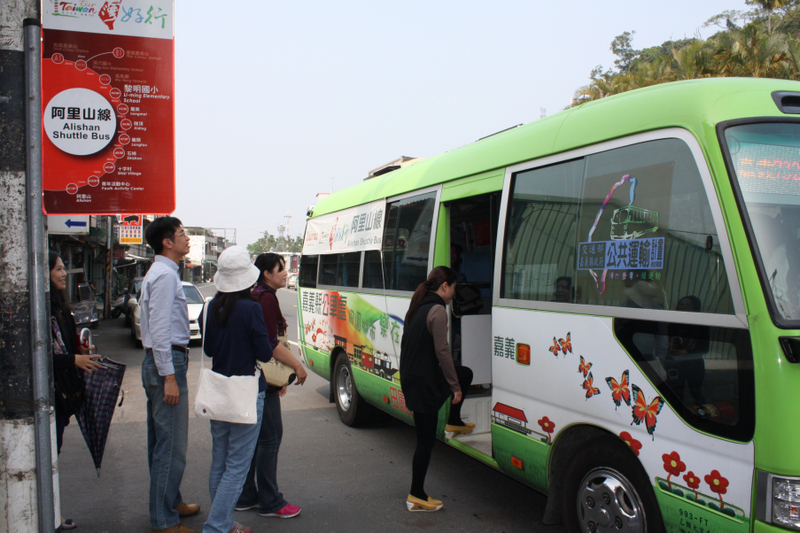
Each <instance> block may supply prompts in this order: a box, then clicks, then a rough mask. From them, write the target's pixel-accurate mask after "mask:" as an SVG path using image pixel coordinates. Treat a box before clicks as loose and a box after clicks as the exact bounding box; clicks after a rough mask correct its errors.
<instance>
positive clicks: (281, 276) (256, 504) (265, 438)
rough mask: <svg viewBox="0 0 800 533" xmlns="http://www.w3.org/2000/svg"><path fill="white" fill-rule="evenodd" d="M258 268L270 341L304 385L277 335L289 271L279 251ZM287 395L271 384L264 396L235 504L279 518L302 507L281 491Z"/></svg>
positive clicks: (261, 259) (282, 328)
mask: <svg viewBox="0 0 800 533" xmlns="http://www.w3.org/2000/svg"><path fill="white" fill-rule="evenodd" d="M255 266H256V268H258V270H259V272H260V276H259V278H258V285H257V286H256V288H255V289H254V290H253V297H254V298H255V299H256V301H257V302H258V303H259V304H260V305H261V310H262V311H263V312H264V322H265V325H266V327H267V331H269V341H270V345H271V346H272V349H273V350H274V351H275V356H276V359H278V360H279V361H281V362H283V363H286V364H287V365H289V366H290V367H292V369H293V370H294V372H295V374H297V382H296V383H297V384H298V385H302V384H303V382H305V380H306V377H307V376H308V374H307V372H306V370H305V369H304V368H303V366H302V364H301V363H300V361H298V360H297V359H296V358H295V357H294V356H293V355H292V353H291V352H290V351H289V349H288V347H287V346H284V345H283V344H282V343H281V342H280V341H279V340H278V336H282V335H285V334H286V320H285V319H284V318H283V314H281V306H280V303H279V302H278V295H277V292H276V291H277V289H280V288H282V287H285V286H286V278H287V277H288V272H287V271H286V268H285V267H286V265H285V263H284V261H283V258H282V257H281V256H279V255H278V254H273V253H267V254H261V255H259V256H258V257H257V258H256V262H255ZM285 394H286V387H283V388H279V387H272V386H270V387H268V388H267V393H266V396H265V398H264V416H263V419H262V422H261V432H260V433H259V435H258V445H257V446H256V452H255V455H254V456H253V460H252V463H251V464H250V472H248V474H247V481H246V482H245V485H244V489H243V490H242V495H241V496H239V502H238V503H237V504H236V510H237V511H246V510H248V509H258V514H259V515H260V516H274V517H278V518H293V517H295V516H297V515H299V514H300V508H299V507H297V506H296V505H292V504H291V503H289V502H287V501H286V500H285V499H284V498H283V494H281V492H280V490H278V480H277V470H278V450H279V449H280V446H281V439H282V437H283V422H282V420H281V397H282V396H283V395H285Z"/></svg>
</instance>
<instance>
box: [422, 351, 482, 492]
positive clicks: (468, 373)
mask: <svg viewBox="0 0 800 533" xmlns="http://www.w3.org/2000/svg"><path fill="white" fill-rule="evenodd" d="M456 374H457V375H458V384H459V386H460V387H461V395H462V396H461V401H460V402H459V403H458V404H456V405H452V404H451V405H450V417H449V419H448V421H447V423H448V424H454V425H458V426H463V425H464V423H463V422H462V421H461V406H462V405H464V398H465V397H466V394H467V390H469V386H470V385H471V384H472V370H470V369H469V368H467V367H465V366H457V367H456ZM452 399H453V397H452V396H450V397H448V398H447V401H448V402H452ZM438 422H439V413H438V411H437V412H433V413H418V412H416V411H415V412H414V426H415V427H416V429H417V448H416V450H414V460H413V461H412V463H411V495H412V496H415V497H417V498H419V499H421V500H426V501H427V499H428V495H427V494H426V493H425V489H424V488H423V487H424V485H425V475H426V474H427V473H428V465H430V463H431V452H433V445H434V443H436V426H437V425H438Z"/></svg>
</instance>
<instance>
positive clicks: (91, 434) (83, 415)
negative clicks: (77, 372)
mask: <svg viewBox="0 0 800 533" xmlns="http://www.w3.org/2000/svg"><path fill="white" fill-rule="evenodd" d="M98 362H99V363H100V368H98V369H97V370H95V371H94V372H91V373H89V372H83V383H84V386H85V399H84V402H83V405H82V406H81V407H80V409H78V412H77V413H75V418H77V419H78V425H79V426H80V427H81V433H83V438H84V439H85V440H86V445H87V446H89V452H90V453H91V454H92V459H93V460H94V466H95V468H97V477H100V464H101V463H102V462H103V453H104V452H105V449H106V439H107V438H108V429H109V427H110V426H111V418H112V417H113V416H114V408H115V407H116V403H117V398H118V397H119V394H120V392H121V390H122V389H121V386H122V377H123V376H124V375H125V368H126V366H125V365H124V364H122V363H117V362H116V361H112V360H111V359H108V358H107V357H101V358H100V359H99V361H98ZM124 399H125V396H124V393H123V400H124ZM119 405H122V401H120V402H119Z"/></svg>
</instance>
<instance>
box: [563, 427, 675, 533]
mask: <svg viewBox="0 0 800 533" xmlns="http://www.w3.org/2000/svg"><path fill="white" fill-rule="evenodd" d="M623 446H624V445H621V444H619V443H618V442H616V441H614V440H612V439H602V440H600V441H590V442H589V443H587V445H586V447H585V448H584V449H582V450H580V451H579V452H578V453H577V454H576V455H575V457H574V458H573V460H572V461H571V462H570V464H569V466H568V467H567V472H566V476H565V481H564V492H563V496H562V498H561V516H562V520H563V523H564V530H565V531H567V532H569V533H578V532H592V533H593V532H595V531H596V532H598V533H602V532H605V531H615V532H616V531H622V532H627V533H663V531H664V526H663V523H662V520H661V513H660V512H659V510H658V505H657V502H656V497H655V494H654V493H653V488H652V486H651V484H650V481H649V479H648V478H647V474H646V473H645V471H644V468H642V466H641V464H639V461H638V459H636V457H635V456H634V455H633V453H632V452H631V451H630V450H627V449H625V448H624V447H623Z"/></svg>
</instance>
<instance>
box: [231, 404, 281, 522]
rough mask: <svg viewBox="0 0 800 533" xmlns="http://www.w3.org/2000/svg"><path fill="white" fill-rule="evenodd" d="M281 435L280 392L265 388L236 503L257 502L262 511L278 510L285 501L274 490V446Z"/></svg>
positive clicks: (276, 474) (249, 503) (276, 446)
mask: <svg viewBox="0 0 800 533" xmlns="http://www.w3.org/2000/svg"><path fill="white" fill-rule="evenodd" d="M282 438H283V422H282V420H281V396H280V394H278V391H275V392H267V394H266V397H265V398H264V417H263V419H262V420H261V431H259V433H258V444H257V445H256V453H255V454H253V461H252V462H251V463H250V472H248V473H247V481H246V482H245V484H244V489H242V495H241V496H239V502H238V503H237V504H236V507H249V506H251V505H254V504H256V503H258V512H259V513H261V514H264V513H274V512H275V511H279V510H281V509H283V506H284V505H286V500H284V499H283V494H281V492H280V491H279V490H278V479H277V477H278V450H279V449H280V447H281V439H282Z"/></svg>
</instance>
